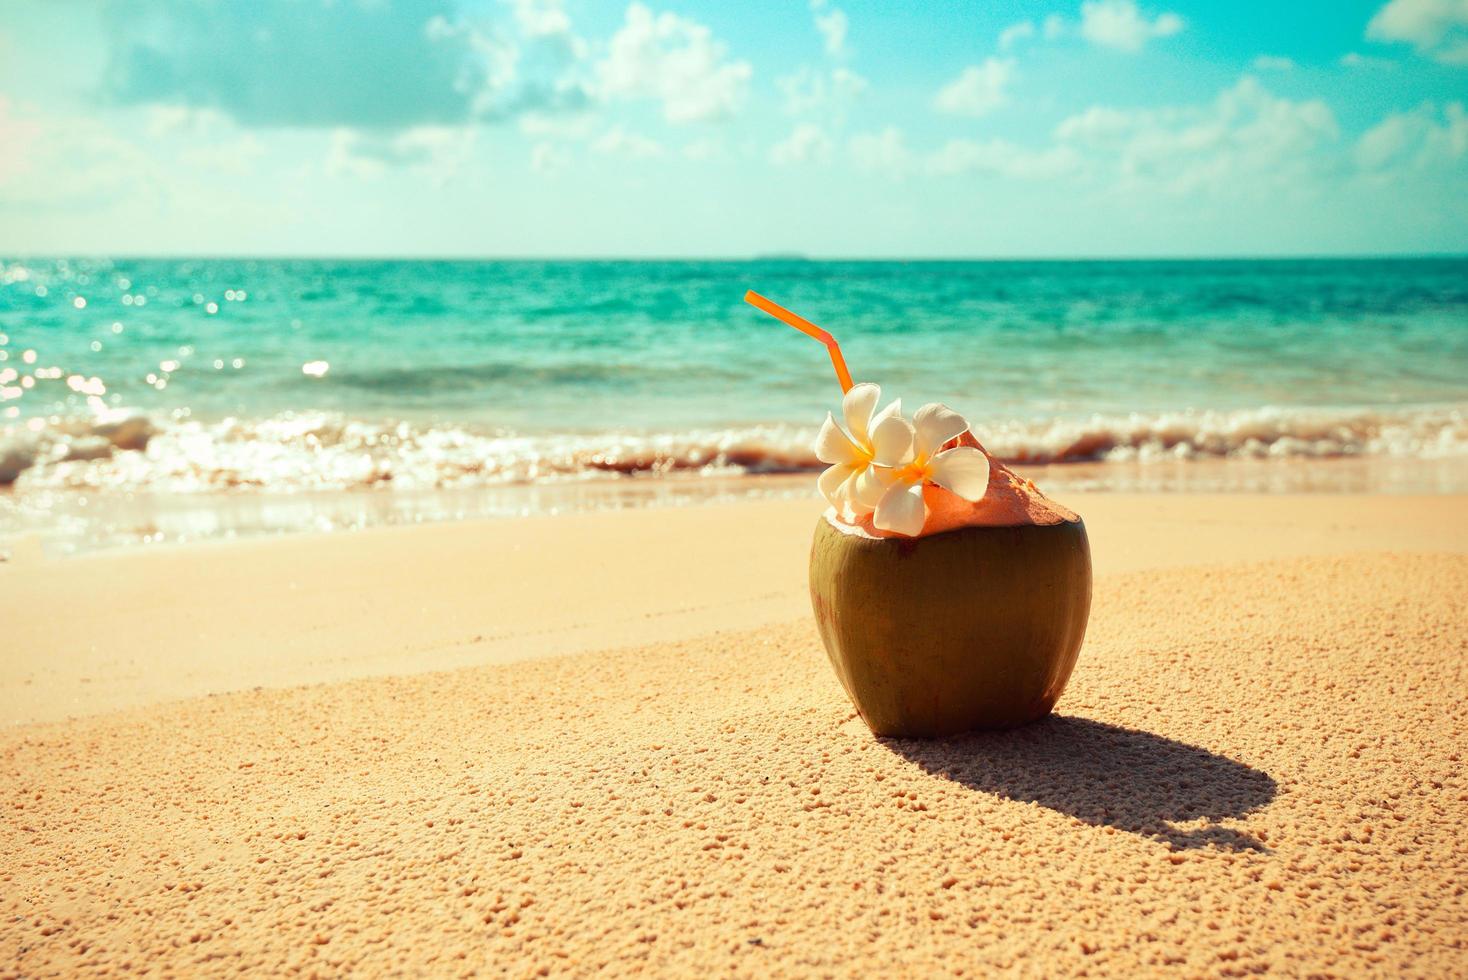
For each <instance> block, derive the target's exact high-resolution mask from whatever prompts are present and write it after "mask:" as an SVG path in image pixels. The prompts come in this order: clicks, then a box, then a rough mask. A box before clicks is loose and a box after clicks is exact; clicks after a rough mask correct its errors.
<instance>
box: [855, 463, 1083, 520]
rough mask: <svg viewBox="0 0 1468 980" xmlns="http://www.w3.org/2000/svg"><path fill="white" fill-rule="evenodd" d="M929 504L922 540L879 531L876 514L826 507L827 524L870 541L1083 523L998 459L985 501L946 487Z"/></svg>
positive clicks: (930, 488)
mask: <svg viewBox="0 0 1468 980" xmlns="http://www.w3.org/2000/svg"><path fill="white" fill-rule="evenodd" d="M923 503H924V504H926V505H927V516H926V518H925V519H924V521H923V528H922V530H921V531H919V532H918V533H917V534H916V535H904V534H901V533H899V532H896V531H884V530H882V529H881V528H878V527H875V526H874V525H873V523H872V517H873V515H871V514H868V515H866V516H865V517H863V518H861V519H860V520H857V521H855V522H849V521H847V520H846V519H845V517H843V516H842V515H840V514H838V513H837V512H836V508H834V507H828V508H826V519H827V520H828V521H829V522H830V523H831V524H832V525H834V526H835V527H836V528H837V529H838V530H841V531H845V532H846V533H848V534H855V535H858V536H861V537H870V538H900V537H927V536H928V535H930V534H942V533H943V532H945V531H956V530H958V529H959V528H964V527H1022V526H1026V525H1034V524H1062V523H1065V522H1067V521H1076V520H1079V519H1080V518H1078V517H1077V516H1076V514H1075V512H1074V511H1072V510H1070V509H1069V508H1067V507H1063V506H1061V505H1060V504H1058V503H1056V502H1055V501H1053V500H1051V499H1050V498H1049V497H1047V496H1045V495H1044V494H1043V493H1041V492H1040V489H1039V488H1038V487H1036V486H1035V485H1034V484H1033V483H1031V482H1030V481H1029V480H1026V479H1025V478H1024V477H1022V476H1019V475H1018V474H1016V473H1015V472H1014V471H1013V470H1011V469H1010V468H1009V467H1007V466H1005V465H1004V464H1003V463H1001V462H999V461H998V460H997V459H994V458H993V457H990V458H989V489H988V492H987V493H985V494H984V496H983V497H981V498H980V499H979V500H977V501H973V502H970V501H967V500H964V499H963V498H962V497H960V496H958V495H957V494H956V493H953V492H951V491H949V490H945V489H943V488H942V487H940V486H935V485H933V484H928V485H927V486H924V487H923Z"/></svg>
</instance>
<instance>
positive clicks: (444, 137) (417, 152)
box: [325, 126, 475, 183]
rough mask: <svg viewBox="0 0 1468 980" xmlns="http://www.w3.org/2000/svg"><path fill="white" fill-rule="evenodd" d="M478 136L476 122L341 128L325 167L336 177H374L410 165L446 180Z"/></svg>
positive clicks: (333, 137)
mask: <svg viewBox="0 0 1468 980" xmlns="http://www.w3.org/2000/svg"><path fill="white" fill-rule="evenodd" d="M474 139H475V130H474V127H472V126H414V127H413V128H411V129H404V130H401V131H400V132H396V133H384V132H377V131H366V130H358V129H350V128H338V129H335V130H333V131H332V134H331V142H330V145H329V148H328V150H327V154H326V163H325V170H326V173H327V174H328V175H329V176H333V177H343V176H350V177H358V178H366V179H371V178H375V177H379V176H381V175H382V173H383V172H384V171H385V170H386V169H387V168H388V167H390V166H393V167H397V166H407V167H411V168H412V169H414V170H416V171H418V172H419V173H422V174H425V175H427V176H428V177H430V178H431V179H433V180H434V181H436V182H439V183H442V182H443V181H446V180H448V179H449V178H451V177H453V176H454V174H456V173H457V172H458V170H459V167H460V166H462V165H463V163H464V161H465V160H466V159H467V158H468V156H469V153H470V151H471V150H472V149H473V146H474Z"/></svg>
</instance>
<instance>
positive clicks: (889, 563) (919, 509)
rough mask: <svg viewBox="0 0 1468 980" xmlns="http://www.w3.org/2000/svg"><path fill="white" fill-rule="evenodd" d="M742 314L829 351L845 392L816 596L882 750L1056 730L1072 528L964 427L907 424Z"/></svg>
mask: <svg viewBox="0 0 1468 980" xmlns="http://www.w3.org/2000/svg"><path fill="white" fill-rule="evenodd" d="M746 299H747V300H748V301H749V302H751V303H753V304H754V305H755V306H758V307H759V308H760V309H763V310H765V311H766V312H768V313H771V314H772V315H774V316H777V317H779V318H780V319H782V320H784V321H785V322H787V323H789V324H791V325H792V326H794V327H796V328H797V329H799V330H801V331H803V332H805V333H807V334H810V335H811V336H813V337H815V338H816V339H818V340H820V341H821V342H822V343H824V344H825V345H826V347H827V349H828V350H829V351H830V354H831V360H832V363H833V365H834V366H835V368H836V376H837V379H838V380H839V381H840V382H841V386H842V390H843V398H842V404H841V413H840V414H841V419H840V421H839V422H838V421H837V418H836V416H835V415H834V414H831V413H828V414H827V416H826V421H825V423H824V424H823V425H822V426H821V430H820V434H819V435H818V436H817V438H816V444H815V452H816V456H817V458H818V459H820V460H821V462H822V463H825V464H827V468H826V469H825V470H824V471H823V472H822V473H821V475H820V478H819V479H818V481H817V485H818V488H819V490H820V493H821V495H822V496H823V497H824V498H825V500H826V501H827V503H828V505H829V506H828V507H827V509H826V511H825V513H824V514H822V515H821V517H820V519H819V520H818V521H817V523H816V529H815V539H814V541H813V542H812V545H811V556H810V593H811V604H812V607H813V610H814V612H815V618H816V624H817V627H818V628H819V631H820V635H821V640H822V642H823V644H824V645H825V648H826V653H827V655H828V656H829V658H830V660H831V665H832V667H834V668H835V670H836V676H837V677H838V678H839V679H840V681H841V685H842V687H844V688H845V690H846V693H847V695H848V696H849V697H850V698H851V701H852V704H853V705H855V707H856V711H857V713H858V714H859V715H860V716H861V718H862V720H863V721H864V722H866V724H867V726H868V727H869V728H871V730H872V731H873V732H874V733H876V734H877V735H890V736H907V737H935V736H943V735H953V734H957V733H959V732H966V731H972V730H976V729H996V728H1013V727H1015V726H1018V725H1024V724H1027V723H1029V722H1032V721H1036V720H1038V719H1040V718H1043V717H1044V716H1045V715H1047V714H1049V713H1050V711H1051V709H1052V708H1053V707H1054V706H1055V702H1056V701H1057V700H1058V699H1059V698H1060V695H1061V693H1062V692H1063V691H1064V689H1065V684H1066V681H1067V680H1069V679H1070V674H1071V671H1072V670H1073V669H1074V667H1075V663H1076V657H1077V656H1078V655H1079V653H1080V648H1081V642H1082V640H1083V639H1084V637H1085V631H1086V620H1087V617H1088V616H1089V614H1090V608H1091V554H1090V545H1089V543H1088V541H1087V539H1086V528H1085V524H1084V523H1083V522H1082V521H1081V519H1080V517H1079V516H1077V515H1076V514H1075V513H1073V512H1072V511H1070V510H1068V509H1066V508H1065V507H1062V506H1061V505H1060V504H1058V503H1056V502H1054V501H1052V500H1050V499H1049V498H1047V497H1046V496H1045V495H1044V494H1042V493H1041V492H1040V491H1039V489H1038V488H1036V487H1035V485H1034V483H1032V482H1030V481H1029V480H1025V479H1023V478H1022V477H1020V476H1019V475H1017V474H1015V473H1014V472H1013V471H1012V470H1010V469H1009V468H1008V467H1007V466H1005V465H1004V464H1003V463H1002V462H1000V461H999V460H996V459H994V458H993V457H992V456H991V455H990V454H989V453H988V451H987V450H985V449H984V447H983V445H982V443H981V442H980V441H979V440H978V438H977V437H976V436H975V435H974V434H973V432H972V431H971V430H970V427H969V424H968V422H967V420H965V419H964V418H963V416H962V415H960V414H959V413H958V412H956V411H954V410H953V409H951V408H949V407H947V406H946V405H940V404H936V403H935V404H929V405H924V406H922V407H921V408H919V409H917V410H916V411H915V412H913V414H912V417H911V418H910V419H909V418H907V417H906V416H904V415H903V412H902V403H901V401H900V400H896V399H894V400H893V401H891V402H890V403H888V404H887V405H886V406H885V407H883V408H880V409H879V408H878V405H879V403H880V400H881V389H880V388H879V387H878V386H877V385H876V384H873V383H861V384H856V383H853V382H852V380H851V376H850V373H849V371H848V370H847V368H846V364H845V361H844V359H843V357H842V355H841V352H840V347H839V346H838V345H837V344H836V341H835V340H834V338H832V337H831V336H830V335H829V334H827V333H826V332H825V331H823V330H821V329H820V328H818V327H816V326H815V325H814V324H811V323H809V322H808V321H806V320H804V319H802V318H800V317H798V316H796V315H795V314H793V313H791V312H790V311H788V310H785V309H784V308H782V307H779V306H777V305H775V304H774V303H771V302H770V301H769V300H766V299H765V298H764V297H761V296H759V295H758V294H755V293H751V294H749V295H748V296H746Z"/></svg>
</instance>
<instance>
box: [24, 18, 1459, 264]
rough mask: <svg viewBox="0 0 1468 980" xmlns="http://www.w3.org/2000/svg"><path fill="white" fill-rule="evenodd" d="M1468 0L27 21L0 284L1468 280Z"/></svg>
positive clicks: (25, 22)
mask: <svg viewBox="0 0 1468 980" xmlns="http://www.w3.org/2000/svg"><path fill="white" fill-rule="evenodd" d="M1465 103H1468V0H1360V2H1358V0H1293V2H1286V3H1281V2H1279V0H1270V2H1261V0H1231V2H1229V3H1219V2H1217V0H1161V2H1151V0H1146V2H1139V0H1063V2H1055V3H1048V2H1046V3H1042V2H1037V0H1036V2H1020V0H1016V2H1010V3H997V2H996V3H978V2H957V0H954V2H948V0H926V2H912V3H900V4H898V3H891V2H880V0H782V2H775V0H741V2H738V3H730V2H721V3H716V2H702V3H694V2H678V0H632V2H630V3H622V2H612V0H600V2H595V3H593V2H583V0H97V2H85V0H7V2H6V3H5V4H4V5H3V6H0V255H22V256H24V255H46V254H67V255H78V254H91V255H114V256H117V255H180V256H182V255H233V256H239V255H299V256H314V255H323V256H359V255H361V256H445V257H455V256H465V257H479V256H487V257H488V256H587V257H602V256H606V257H623V256H625V257H648V256H668V257H747V256H757V255H769V254H785V253H799V254H807V255H812V256H852V257H975V258H1004V257H1112V256H1116V257H1130V256H1161V257H1169V256H1233V255H1337V254H1393V253H1411V254H1421V253H1455V254H1456V253H1464V252H1468V109H1465Z"/></svg>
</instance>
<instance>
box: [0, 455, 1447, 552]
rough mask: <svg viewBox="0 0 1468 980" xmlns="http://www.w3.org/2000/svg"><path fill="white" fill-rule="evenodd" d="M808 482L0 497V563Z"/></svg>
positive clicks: (1277, 471) (1183, 463) (1297, 467)
mask: <svg viewBox="0 0 1468 980" xmlns="http://www.w3.org/2000/svg"><path fill="white" fill-rule="evenodd" d="M1012 468H1013V469H1014V470H1015V471H1016V472H1017V473H1019V474H1020V475H1021V476H1023V477H1025V478H1026V479H1029V480H1033V481H1034V482H1035V483H1036V484H1038V485H1039V486H1040V487H1041V488H1042V489H1043V490H1044V491H1046V492H1047V493H1049V494H1051V495H1059V496H1064V495H1066V494H1074V493H1097V492H1099V493H1182V494H1193V493H1225V494H1258V493H1288V494H1298V493H1325V494H1388V495H1394V496H1398V495H1424V494H1457V493H1465V492H1468V457H1463V458H1459V457H1448V458H1442V459H1430V460H1420V459H1402V458H1397V457H1344V458H1328V459H1301V458H1287V459H1275V460H1254V459H1230V460H1212V459H1210V460H1179V461H1151V462H1146V463H1124V462H1108V463H1101V462H1073V463H1051V464H1045V465H1029V464H1014V465H1013V466H1012ZM814 482H815V473H814V472H802V473H791V474H751V475H742V476H738V475H723V474H719V475H711V476H695V475H692V474H686V475H674V476H660V477H653V476H640V477H609V478H604V479H596V480H566V481H553V482H546V483H539V484H516V485H504V486H481V487H465V488H444V489H426V490H396V489H376V490H369V489H361V490H317V491H296V492H279V493H278V492H271V491H266V490H249V491H236V492H227V491H211V492H200V493H179V494H163V493H147V492H132V491H128V492H125V493H118V492H107V491H101V492H98V491H85V490H65V489H63V490H43V491H29V492H27V493H25V494H17V493H16V492H15V491H14V490H7V489H5V488H0V565H3V563H4V562H5V561H6V560H8V559H11V558H12V553H20V554H22V555H24V554H34V553H35V552H37V551H43V552H44V553H45V554H47V555H48V556H51V557H72V556H80V555H87V554H96V553H105V552H111V551H117V550H130V549H133V548H138V547H146V548H156V547H159V546H160V545H169V546H172V545H187V544H196V543H205V542H210V541H232V540H250V539H255V538H261V537H277V536H290V535H296V534H302V533H315V532H321V531H330V532H340V531H357V530H364V529H372V528H378V527H404V526H421V525H430V524H438V523H446V522H456V521H473V520H484V519H504V518H518V517H527V516H530V515H533V514H550V515H555V514H561V513H607V512H619V511H624V510H636V509H642V508H667V507H688V506H695V507H697V506H706V505H709V504H715V505H718V504H727V503H734V502H741V501H757V500H804V499H811V500H814V499H815V491H814V489H813V487H814Z"/></svg>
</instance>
